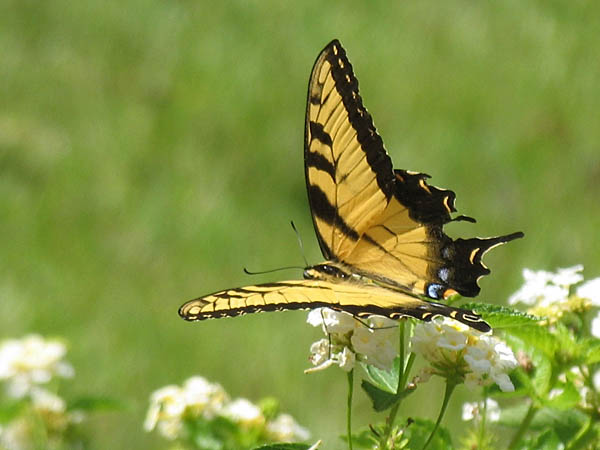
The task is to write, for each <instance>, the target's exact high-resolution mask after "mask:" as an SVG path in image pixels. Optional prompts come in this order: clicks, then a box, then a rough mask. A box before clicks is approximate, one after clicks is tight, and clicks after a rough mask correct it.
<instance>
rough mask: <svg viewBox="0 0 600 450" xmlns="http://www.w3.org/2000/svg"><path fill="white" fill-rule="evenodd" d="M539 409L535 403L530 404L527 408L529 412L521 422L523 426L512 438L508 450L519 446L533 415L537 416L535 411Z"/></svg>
mask: <svg viewBox="0 0 600 450" xmlns="http://www.w3.org/2000/svg"><path fill="white" fill-rule="evenodd" d="M537 411H538V409H537V408H536V407H535V406H534V405H533V403H532V404H531V405H529V409H528V410H527V414H525V417H524V418H523V421H522V422H521V426H520V427H519V429H518V430H517V432H516V433H515V435H514V436H513V438H512V440H511V441H510V444H509V445H508V450H513V449H515V448H517V446H518V445H519V442H520V441H521V438H522V437H523V436H524V435H525V432H526V431H527V429H528V428H529V425H531V421H532V420H533V416H535V413H537Z"/></svg>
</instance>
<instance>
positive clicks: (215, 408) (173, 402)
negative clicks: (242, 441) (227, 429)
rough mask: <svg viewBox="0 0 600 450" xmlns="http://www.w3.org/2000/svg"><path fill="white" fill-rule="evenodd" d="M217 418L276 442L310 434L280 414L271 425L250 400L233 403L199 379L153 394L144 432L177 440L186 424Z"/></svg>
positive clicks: (166, 387) (204, 380) (205, 381)
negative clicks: (261, 432) (264, 435)
mask: <svg viewBox="0 0 600 450" xmlns="http://www.w3.org/2000/svg"><path fill="white" fill-rule="evenodd" d="M216 417H225V418H227V419H229V420H231V421H232V422H234V423H236V424H238V425H239V426H240V427H242V428H244V429H251V428H252V429H264V430H265V433H266V434H267V436H268V437H269V438H270V439H271V440H273V441H274V442H275V441H276V442H286V441H303V440H306V439H308V438H309V433H308V431H307V430H306V429H304V428H302V427H301V426H300V425H298V424H297V423H296V422H295V421H294V419H293V418H292V417H291V416H290V415H288V414H280V415H279V416H278V417H276V418H275V419H274V420H272V421H268V420H267V419H266V418H265V416H264V415H263V413H262V411H261V409H260V408H259V407H258V406H256V405H254V404H253V403H252V402H250V401H249V400H246V399H245V398H239V399H235V400H230V398H229V396H228V395H227V392H225V390H224V389H223V388H222V387H221V385H219V384H217V383H210V382H209V381H207V380H206V379H205V378H203V377H200V376H195V377H191V378H189V379H188V380H186V381H185V382H184V383H183V386H181V387H180V386H176V385H169V386H165V387H163V388H160V389H158V390H157V391H155V392H154V393H152V395H151V397H150V408H149V409H148V413H147V415H146V420H145V422H144V429H145V430H146V431H152V430H153V429H155V428H157V429H158V431H159V432H160V433H161V434H162V435H163V436H164V437H166V438H167V439H171V440H174V439H177V438H181V437H182V431H183V424H184V420H194V419H203V420H212V419H214V418H216Z"/></svg>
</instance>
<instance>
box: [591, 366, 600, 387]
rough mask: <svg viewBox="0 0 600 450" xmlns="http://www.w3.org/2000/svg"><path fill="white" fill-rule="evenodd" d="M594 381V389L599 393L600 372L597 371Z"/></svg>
mask: <svg viewBox="0 0 600 450" xmlns="http://www.w3.org/2000/svg"><path fill="white" fill-rule="evenodd" d="M592 381H593V383H594V388H595V389H596V390H597V391H600V370H597V371H596V373H594V377H593V379H592Z"/></svg>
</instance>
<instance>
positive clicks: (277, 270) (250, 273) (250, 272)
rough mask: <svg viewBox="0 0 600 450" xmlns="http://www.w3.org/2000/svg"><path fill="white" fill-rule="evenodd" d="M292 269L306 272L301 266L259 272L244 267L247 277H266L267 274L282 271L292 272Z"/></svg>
mask: <svg viewBox="0 0 600 450" xmlns="http://www.w3.org/2000/svg"><path fill="white" fill-rule="evenodd" d="M290 269H300V270H304V267H300V266H286V267H278V268H277V269H270V270H261V271H258V272H252V271H250V270H248V269H246V268H245V267H244V273H245V274H247V275H264V274H265V273H273V272H279V271H280V270H290Z"/></svg>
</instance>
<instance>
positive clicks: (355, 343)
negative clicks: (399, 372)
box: [350, 316, 398, 370]
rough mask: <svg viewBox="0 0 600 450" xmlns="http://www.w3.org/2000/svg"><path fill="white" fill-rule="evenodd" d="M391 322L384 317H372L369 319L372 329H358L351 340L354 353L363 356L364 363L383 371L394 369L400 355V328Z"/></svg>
mask: <svg viewBox="0 0 600 450" xmlns="http://www.w3.org/2000/svg"><path fill="white" fill-rule="evenodd" d="M390 322H392V321H390V320H389V319H386V318H384V317H375V316H372V317H370V318H369V325H370V326H371V327H372V328H367V327H365V326H360V327H357V328H356V329H355V330H354V333H353V334H352V337H351V338H350V342H351V343H352V347H353V349H354V351H355V352H356V353H359V354H361V355H363V358H361V359H362V361H364V362H366V363H367V364H371V365H373V366H375V367H378V368H379V369H383V370H389V369H391V368H392V365H393V362H394V358H395V357H396V356H397V354H398V353H397V350H396V347H397V345H398V327H397V324H396V323H395V322H392V323H391V324H390ZM390 325H391V327H392V328H389V327H390Z"/></svg>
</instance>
